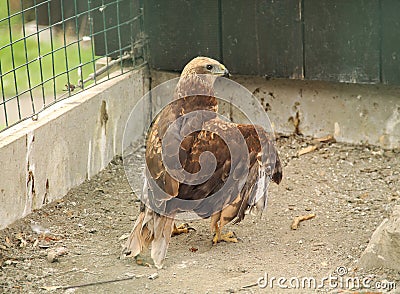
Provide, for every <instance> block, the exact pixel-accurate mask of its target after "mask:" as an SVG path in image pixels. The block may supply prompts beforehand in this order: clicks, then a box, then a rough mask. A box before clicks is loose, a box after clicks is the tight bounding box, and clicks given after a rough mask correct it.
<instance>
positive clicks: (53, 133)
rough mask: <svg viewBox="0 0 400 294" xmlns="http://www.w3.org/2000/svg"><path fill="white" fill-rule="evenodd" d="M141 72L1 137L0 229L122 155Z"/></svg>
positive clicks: (143, 86) (143, 85)
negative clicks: (125, 133)
mask: <svg viewBox="0 0 400 294" xmlns="http://www.w3.org/2000/svg"><path fill="white" fill-rule="evenodd" d="M145 73H146V70H145V69H141V70H139V71H134V72H131V73H129V74H126V75H124V76H121V77H117V78H115V79H112V80H110V81H107V82H104V83H102V84H100V85H98V86H95V87H93V88H91V89H88V90H86V91H84V92H82V93H80V94H77V95H75V96H73V97H70V98H68V99H66V100H64V101H61V102H59V103H57V104H55V105H54V106H52V107H50V108H49V109H47V110H45V111H44V112H42V113H41V114H39V118H38V120H36V121H33V120H29V121H24V122H22V123H20V124H18V125H17V126H15V127H13V128H10V129H8V130H6V131H4V132H2V133H0V164H1V167H2V171H1V174H0V229H1V228H4V227H5V226H7V225H8V224H10V223H12V222H13V221H15V220H17V219H18V218H21V217H23V216H25V215H27V214H29V213H30V212H31V211H32V210H33V209H37V208H40V207H41V206H42V205H43V204H46V203H48V202H51V201H53V200H55V199H59V198H62V197H63V196H64V195H65V194H66V193H67V192H68V190H69V189H71V188H72V187H74V186H77V185H79V184H81V183H82V182H83V181H84V180H85V179H88V178H90V177H92V176H93V175H95V174H96V173H98V172H99V171H100V170H102V169H103V168H105V167H106V166H107V164H108V163H109V162H110V161H111V159H112V158H113V157H114V156H115V155H116V154H121V151H122V136H123V131H124V128H125V124H126V120H127V117H128V115H129V114H130V110H131V109H132V108H133V107H134V105H135V104H136V103H137V101H138V100H139V99H140V98H141V97H142V96H143V95H144V93H145V92H147V89H148V85H147V79H146V78H145ZM138 120H140V118H138Z"/></svg>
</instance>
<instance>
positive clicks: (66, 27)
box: [0, 0, 147, 131]
mask: <svg viewBox="0 0 400 294" xmlns="http://www.w3.org/2000/svg"><path fill="white" fill-rule="evenodd" d="M141 6H142V5H141V3H140V1H139V0H87V1H78V0H16V1H13V0H0V91H1V96H2V98H1V100H0V131H2V130H5V129H7V128H9V127H11V126H13V125H15V124H17V123H18V122H20V121H22V120H25V119H28V118H33V119H35V118H36V117H37V115H38V113H40V112H41V111H42V110H43V109H46V108H47V107H49V106H51V105H53V104H54V103H56V102H57V101H60V100H62V99H64V98H66V97H70V96H71V95H73V94H75V93H78V92H80V91H82V90H85V89H87V88H88V87H91V86H93V85H95V84H98V83H100V82H102V81H105V80H108V79H110V78H112V77H116V76H119V75H121V74H124V73H126V72H128V71H130V70H132V69H135V68H138V67H140V66H143V65H144V64H146V60H147V58H146V51H147V50H146V38H145V37H144V33H143V12H142V9H141Z"/></svg>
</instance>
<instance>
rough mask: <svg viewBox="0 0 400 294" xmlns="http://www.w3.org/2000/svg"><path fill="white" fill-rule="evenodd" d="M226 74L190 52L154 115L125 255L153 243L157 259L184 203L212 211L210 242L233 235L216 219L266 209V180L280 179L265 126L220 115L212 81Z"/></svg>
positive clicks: (206, 212) (158, 261)
mask: <svg viewBox="0 0 400 294" xmlns="http://www.w3.org/2000/svg"><path fill="white" fill-rule="evenodd" d="M227 74H228V71H227V69H226V68H225V66H223V65H222V64H220V63H219V62H218V61H216V60H213V59H210V58H206V57H197V58H195V59H193V60H192V61H191V62H189V63H188V64H187V65H186V66H185V68H184V70H183V72H182V74H181V77H180V80H179V82H178V85H177V87H176V90H175V94H174V98H173V101H172V102H171V103H170V104H169V105H167V106H166V107H165V108H164V109H163V110H162V111H161V112H160V114H159V115H158V116H157V118H156V119H155V121H154V123H153V126H152V128H151V130H150V132H149V134H148V137H147V142H146V164H147V170H146V174H145V176H146V179H145V183H144V189H143V191H144V192H143V193H144V194H143V197H142V201H143V202H144V204H145V205H143V204H142V207H141V212H140V214H139V216H138V219H137V221H136V223H135V225H134V228H133V230H132V232H131V235H130V237H129V239H128V241H127V243H126V246H125V250H124V252H125V253H126V254H127V255H130V256H134V257H136V256H137V255H139V253H141V252H142V251H143V250H144V249H145V248H148V247H149V246H150V245H151V257H152V259H153V261H154V264H155V266H156V267H162V264H163V261H164V258H165V255H166V252H167V248H168V244H169V241H170V238H171V234H172V233H173V231H174V228H175V231H176V232H178V231H179V230H176V229H177V228H176V227H175V225H174V217H175V216H176V214H177V213H180V212H183V211H192V212H195V213H196V214H197V215H198V216H200V217H202V218H208V217H211V229H212V230H215V237H214V238H213V242H214V243H217V242H219V241H228V242H237V240H236V238H235V237H234V236H232V234H230V233H228V234H225V235H223V234H221V230H222V227H223V226H224V225H225V224H227V223H229V222H231V221H234V222H239V221H241V220H242V219H243V218H244V216H245V211H246V210H248V209H252V208H253V207H258V208H260V209H261V210H263V209H265V207H266V200H267V193H266V187H267V186H268V182H269V180H270V179H272V180H273V181H274V182H276V183H278V184H279V182H280V181H281V179H282V169H281V164H280V161H279V157H278V153H277V151H276V149H275V147H274V145H273V142H272V141H271V138H270V137H269V136H268V133H267V132H265V131H264V130H263V128H262V127H260V126H255V125H241V124H234V123H231V122H227V121H225V120H223V119H221V118H220V117H219V116H218V114H217V110H218V103H217V99H216V98H215V97H214V88H213V84H214V81H215V79H216V78H217V77H218V76H223V75H227ZM209 152H211V153H212V154H213V155H214V158H215V159H214V160H213V159H212V158H210V157H209V155H210V154H209ZM202 160H203V161H202ZM206 163H207V164H206ZM186 230H187V229H186ZM181 231H185V230H184V229H183V230H181Z"/></svg>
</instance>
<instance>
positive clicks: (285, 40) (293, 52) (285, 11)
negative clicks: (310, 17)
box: [222, 0, 303, 78]
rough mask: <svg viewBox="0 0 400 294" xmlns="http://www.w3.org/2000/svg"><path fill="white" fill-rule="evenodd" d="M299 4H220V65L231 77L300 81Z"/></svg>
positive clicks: (232, 0) (293, 0)
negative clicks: (222, 62)
mask: <svg viewBox="0 0 400 294" xmlns="http://www.w3.org/2000/svg"><path fill="white" fill-rule="evenodd" d="M300 10H301V1H298V0H281V1H274V0H249V1H241V0H222V20H223V22H222V32H223V59H224V63H225V64H226V65H227V66H228V67H229V68H230V69H231V71H232V72H234V73H241V74H257V75H270V76H274V77H294V78H297V77H302V74H303V46H302V24H301V13H300Z"/></svg>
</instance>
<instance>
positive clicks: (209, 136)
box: [146, 109, 280, 217]
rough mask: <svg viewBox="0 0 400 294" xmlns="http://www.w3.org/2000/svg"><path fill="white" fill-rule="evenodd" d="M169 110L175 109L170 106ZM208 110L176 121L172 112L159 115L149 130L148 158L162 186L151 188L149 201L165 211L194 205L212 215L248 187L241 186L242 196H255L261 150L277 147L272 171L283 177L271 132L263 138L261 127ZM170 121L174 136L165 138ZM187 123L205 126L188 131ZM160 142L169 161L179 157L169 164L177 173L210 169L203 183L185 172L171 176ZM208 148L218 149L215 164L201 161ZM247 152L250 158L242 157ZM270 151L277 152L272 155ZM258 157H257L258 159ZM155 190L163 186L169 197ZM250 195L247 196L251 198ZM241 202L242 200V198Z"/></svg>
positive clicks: (270, 161)
mask: <svg viewBox="0 0 400 294" xmlns="http://www.w3.org/2000/svg"><path fill="white" fill-rule="evenodd" d="M165 111H168V113H173V112H172V111H171V109H166V110H165ZM204 115H205V114H204V113H202V112H195V113H194V114H193V116H191V117H190V118H188V119H185V120H183V121H181V123H177V124H174V125H171V124H170V123H169V122H170V121H171V120H170V119H171V117H168V114H167V115H165V116H162V115H161V117H160V118H159V119H157V120H156V121H155V123H154V125H153V128H152V131H151V132H150V134H149V137H148V141H147V146H148V148H147V152H146V161H147V165H148V167H149V173H150V174H151V177H152V178H154V180H155V182H156V183H157V186H158V187H152V189H151V190H152V192H153V195H152V197H151V201H152V202H153V203H154V207H157V208H159V209H162V210H163V212H164V213H173V212H179V211H186V210H188V211H195V212H196V213H197V214H198V215H200V216H202V217H209V216H210V215H211V214H212V213H213V212H215V211H218V210H220V209H222V208H223V207H224V206H225V205H228V204H229V203H231V202H232V201H233V200H234V198H235V197H237V195H238V193H239V191H246V192H243V195H244V197H243V201H245V198H246V197H247V198H251V195H250V194H251V193H250V192H251V191H252V190H254V185H255V183H256V182H257V178H258V169H257V168H254V166H255V164H256V163H257V162H258V161H260V160H262V159H261V157H263V156H261V154H260V152H261V151H265V152H271V150H272V149H273V151H274V152H271V154H270V155H268V156H267V157H268V160H269V161H268V162H269V164H270V165H271V166H272V165H275V162H278V164H276V165H275V167H276V168H275V172H274V173H273V174H269V176H272V177H273V179H275V180H276V181H277V179H278V178H279V176H277V177H276V175H278V174H279V168H278V167H280V165H279V159H278V160H276V159H277V154H276V151H275V149H274V148H273V145H272V144H271V142H270V141H269V139H268V137H267V136H264V138H262V139H261V143H260V139H259V135H260V134H261V135H263V134H264V135H265V132H264V131H263V130H262V128H258V129H256V127H254V126H252V125H236V124H232V123H229V122H225V121H222V120H220V119H218V118H211V117H204ZM207 115H208V114H207ZM169 116H171V115H169ZM168 127H169V128H170V129H169V130H168V131H169V133H170V136H169V139H168V140H165V137H164V136H163V135H164V134H165V132H166V130H167V129H168ZM185 128H191V129H194V130H197V129H202V131H195V132H192V133H190V134H189V135H185V134H186V133H188V132H189V131H185ZM257 131H258V132H257ZM171 134H172V136H171ZM218 134H221V136H220V135H218ZM161 138H164V141H161ZM243 139H244V140H243ZM162 144H163V145H164V146H163V147H164V150H165V154H164V159H166V160H167V162H168V161H169V159H170V158H172V157H174V156H175V157H176V156H177V157H178V158H179V163H180V165H179V166H173V165H172V168H171V166H170V165H168V164H167V165H168V166H169V167H170V171H171V170H172V174H173V175H175V172H178V173H179V172H182V171H183V170H184V171H186V172H187V173H188V174H197V173H199V172H200V171H204V170H206V174H205V178H207V179H208V180H206V181H204V182H202V183H199V184H188V183H187V178H185V177H183V178H180V181H177V180H176V179H175V178H179V177H175V178H174V177H172V176H171V175H170V174H169V173H168V172H167V170H166V168H165V166H164V163H163V161H162V154H161V153H162V147H161V145H162ZM261 144H266V146H264V147H265V148H261ZM269 145H271V146H269ZM177 146H179V148H177ZM271 148H272V149H271ZM206 152H211V153H212V154H213V155H214V157H215V162H214V163H215V164H214V165H212V164H211V163H209V162H206V164H204V165H203V166H201V165H200V161H201V156H202V154H203V155H204V154H205V153H206ZM247 155H248V158H247V160H244V159H245V158H246V156H247ZM272 156H275V157H274V158H272ZM257 157H259V158H258V161H257ZM232 162H233V165H232ZM208 166H213V167H215V169H213V170H207V167H208ZM202 168H204V170H202ZM271 169H274V167H271ZM274 176H275V178H274ZM185 182H186V183H185ZM158 188H159V189H160V190H158ZM157 191H165V192H166V193H167V194H168V195H167V197H165V195H163V196H162V195H155V194H157ZM249 193H250V194H249ZM248 194H249V195H248ZM246 195H247V196H246ZM211 196H212V197H211ZM247 198H246V201H250V200H249V199H247ZM188 200H189V201H188ZM240 207H244V205H242V204H241V206H240Z"/></svg>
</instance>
